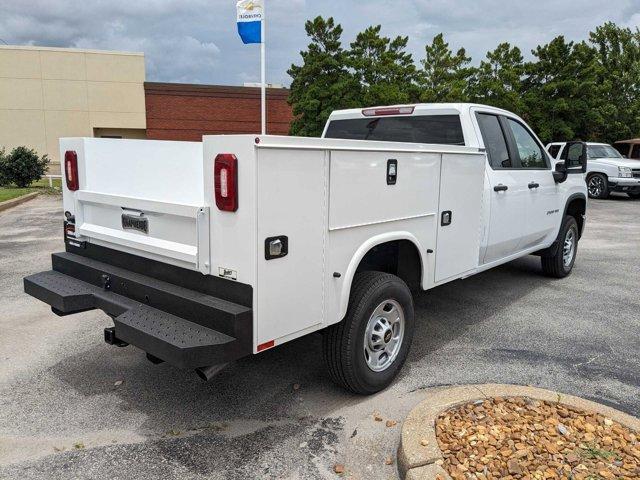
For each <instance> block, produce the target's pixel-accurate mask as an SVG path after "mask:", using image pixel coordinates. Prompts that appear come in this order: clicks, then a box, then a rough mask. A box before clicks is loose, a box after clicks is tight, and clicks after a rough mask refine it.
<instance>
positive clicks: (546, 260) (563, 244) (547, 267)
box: [542, 215, 579, 278]
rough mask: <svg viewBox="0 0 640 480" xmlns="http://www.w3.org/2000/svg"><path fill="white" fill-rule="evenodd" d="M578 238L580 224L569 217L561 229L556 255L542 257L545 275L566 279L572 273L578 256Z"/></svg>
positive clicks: (565, 218)
mask: <svg viewBox="0 0 640 480" xmlns="http://www.w3.org/2000/svg"><path fill="white" fill-rule="evenodd" d="M578 237H579V235H578V222H576V219H575V218H573V217H571V216H569V215H567V216H566V217H564V221H563V222H562V226H561V227H560V233H559V234H558V247H557V248H556V249H555V250H556V251H555V254H554V255H546V256H543V257H542V271H543V272H544V273H545V275H547V276H549V277H554V278H564V277H566V276H567V275H569V274H570V273H571V270H573V264H574V263H575V262H576V255H577V254H578Z"/></svg>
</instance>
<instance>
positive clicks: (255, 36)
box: [237, 0, 264, 43]
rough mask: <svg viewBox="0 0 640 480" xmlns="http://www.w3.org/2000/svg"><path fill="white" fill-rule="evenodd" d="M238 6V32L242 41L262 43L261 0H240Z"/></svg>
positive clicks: (262, 9)
mask: <svg viewBox="0 0 640 480" xmlns="http://www.w3.org/2000/svg"><path fill="white" fill-rule="evenodd" d="M237 7H238V33H239V34H240V38H242V41H243V42H244V43H262V22H263V20H264V3H263V0H240V1H239V2H238V3H237Z"/></svg>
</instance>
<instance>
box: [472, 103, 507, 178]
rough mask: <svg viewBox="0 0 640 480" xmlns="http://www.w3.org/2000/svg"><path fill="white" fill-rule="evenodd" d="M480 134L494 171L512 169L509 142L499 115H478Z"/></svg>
mask: <svg viewBox="0 0 640 480" xmlns="http://www.w3.org/2000/svg"><path fill="white" fill-rule="evenodd" d="M476 118H477V119H478V126H479V127H480V133H481V134H482V139H483V140H484V147H485V148H486V150H487V156H488V157H489V162H490V163H491V167H493V169H494V170H495V169H500V168H512V166H513V164H512V162H511V157H510V156H509V149H508V148H507V141H506V139H505V136H504V132H503V131H502V127H501V126H500V121H499V120H498V117H497V115H491V114H489V113H478V114H476Z"/></svg>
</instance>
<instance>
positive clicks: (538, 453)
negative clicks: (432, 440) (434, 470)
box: [436, 397, 640, 480]
mask: <svg viewBox="0 0 640 480" xmlns="http://www.w3.org/2000/svg"><path fill="white" fill-rule="evenodd" d="M436 437H437V440H438V445H439V447H440V449H441V450H442V453H443V457H444V462H443V464H442V467H443V468H444V469H445V470H446V471H447V472H448V473H449V475H451V477H452V478H453V479H455V480H467V479H476V478H477V479H486V480H489V479H549V478H551V479H554V478H558V479H560V478H562V479H575V480H596V479H638V478H640V443H639V436H638V433H637V432H634V431H632V430H630V429H629V428H627V427H624V426H623V425H621V424H619V423H617V422H615V421H613V420H611V419H609V418H606V417H604V416H602V415H600V414H597V413H591V412H587V411H584V410H580V409H577V408H574V407H570V406H566V405H562V404H558V403H555V402H548V401H541V400H532V399H529V398H525V397H513V398H501V397H494V398H490V399H487V400H484V401H482V400H478V401H476V402H472V403H468V404H465V405H462V406H457V407H455V408H452V409H450V410H447V411H446V412H444V413H443V414H441V415H440V416H439V417H438V418H437V420H436Z"/></svg>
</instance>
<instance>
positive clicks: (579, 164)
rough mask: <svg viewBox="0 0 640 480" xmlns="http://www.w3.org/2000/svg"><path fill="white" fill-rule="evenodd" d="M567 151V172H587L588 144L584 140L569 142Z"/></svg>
mask: <svg viewBox="0 0 640 480" xmlns="http://www.w3.org/2000/svg"><path fill="white" fill-rule="evenodd" d="M565 150H566V152H567V155H566V160H565V169H566V172H567V173H587V144H586V143H584V142H569V143H567V146H566V147H565Z"/></svg>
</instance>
